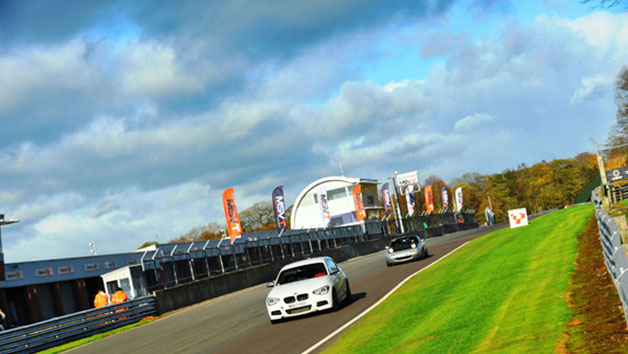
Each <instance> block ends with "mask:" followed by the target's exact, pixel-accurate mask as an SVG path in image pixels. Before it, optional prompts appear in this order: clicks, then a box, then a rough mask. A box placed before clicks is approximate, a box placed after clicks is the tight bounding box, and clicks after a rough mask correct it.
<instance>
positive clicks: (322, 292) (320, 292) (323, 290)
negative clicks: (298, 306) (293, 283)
mask: <svg viewBox="0 0 628 354" xmlns="http://www.w3.org/2000/svg"><path fill="white" fill-rule="evenodd" d="M328 292H329V285H325V286H322V287H320V288H318V289H316V290H314V291H312V294H314V295H325V294H327V293H328Z"/></svg>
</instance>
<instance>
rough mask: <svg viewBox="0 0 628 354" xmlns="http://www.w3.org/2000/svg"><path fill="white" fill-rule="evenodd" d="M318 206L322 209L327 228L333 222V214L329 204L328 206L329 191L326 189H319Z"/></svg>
mask: <svg viewBox="0 0 628 354" xmlns="http://www.w3.org/2000/svg"><path fill="white" fill-rule="evenodd" d="M318 205H319V206H320V208H321V218H322V220H323V226H324V227H327V225H329V222H330V221H331V212H330V211H329V204H327V190H325V187H320V188H319V189H318Z"/></svg>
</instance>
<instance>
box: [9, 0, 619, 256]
mask: <svg viewBox="0 0 628 354" xmlns="http://www.w3.org/2000/svg"><path fill="white" fill-rule="evenodd" d="M270 3H272V4H273V5H269V4H270ZM523 3H525V5H523ZM531 3H532V2H531V1H530V2H528V1H516V2H515V1H513V2H512V3H510V2H507V1H502V0H499V1H498V0H492V1H490V0H486V1H481V0H469V1H440V0H431V1H414V0H413V1H410V0H409V1H402V0H399V1H384V2H382V1H375V0H372V1H365V0H359V1H358V0H348V1H336V0H329V1H328V0H319V1H309V0H298V1H297V0H285V1H242V0H235V1H212V2H208V1H128V0H125V1H102V2H96V1H60V0H54V1H53V0H49V1H46V0H41V1H35V0H33V1H18V0H15V1H3V2H1V3H0V213H2V212H4V213H5V214H6V217H8V218H17V219H20V220H21V222H20V223H19V224H16V225H11V226H6V227H4V228H3V246H4V253H5V258H6V260H7V261H8V262H19V261H27V260H34V259H47V258H61V257H69V256H85V255H89V247H88V243H89V242H90V241H94V242H95V243H96V247H97V249H98V252H99V254H104V253H115V252H127V251H131V250H134V249H135V248H137V247H138V246H139V245H140V244H142V243H143V242H145V241H149V240H155V239H156V238H157V237H158V241H160V242H166V241H168V240H170V239H173V238H175V237H177V236H180V235H182V234H184V233H185V232H187V231H188V230H190V229H191V228H193V227H195V226H199V225H203V224H206V223H208V222H211V221H219V222H221V223H224V214H223V210H222V204H221V194H222V191H223V190H224V189H225V188H228V187H234V189H235V198H236V203H237V205H238V209H239V210H240V211H241V210H243V209H245V208H247V207H248V206H250V205H251V204H253V203H255V202H257V201H266V200H268V201H269V200H270V194H271V191H272V189H273V188H274V187H275V186H278V185H284V186H285V192H286V199H287V202H288V204H292V202H293V201H294V199H295V198H296V196H297V194H298V193H299V192H300V190H301V189H302V188H304V187H305V186H306V185H308V184H309V183H310V182H312V181H314V180H316V179H318V178H321V177H325V176H329V175H338V174H339V173H340V172H339V170H340V169H339V164H340V163H342V165H343V167H344V173H345V175H346V176H350V177H366V178H377V179H379V180H380V181H384V180H385V179H386V177H387V176H390V175H391V174H392V171H394V170H398V171H399V172H407V171H412V170H418V171H419V174H420V176H421V179H422V180H423V179H425V177H427V176H429V175H431V174H436V175H439V176H441V177H442V178H443V179H445V180H446V181H449V180H450V179H451V178H453V177H459V176H460V175H462V174H463V173H465V172H480V173H495V172H501V171H503V170H504V169H506V168H514V167H516V166H517V164H518V163H521V162H524V163H526V164H528V165H531V164H533V163H536V162H539V161H541V160H543V159H545V160H548V161H549V160H551V159H555V158H566V157H573V156H575V155H576V154H578V153H580V152H583V151H593V150H594V147H593V145H592V143H591V140H590V138H594V139H595V140H597V141H604V139H605V138H606V135H607V132H608V129H609V127H610V126H611V124H612V123H613V121H614V119H615V105H614V100H613V97H614V93H613V83H614V79H615V76H616V75H617V73H618V72H619V70H620V68H621V67H622V65H628V14H626V13H624V10H625V9H624V8H621V7H620V8H615V9H612V10H610V11H608V10H607V11H597V10H592V9H590V8H588V7H587V6H585V5H581V4H579V2H578V1H577V0H546V1H538V2H535V3H534V4H531ZM417 4H423V5H417Z"/></svg>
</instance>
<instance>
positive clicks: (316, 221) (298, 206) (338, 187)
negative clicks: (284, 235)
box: [290, 176, 380, 229]
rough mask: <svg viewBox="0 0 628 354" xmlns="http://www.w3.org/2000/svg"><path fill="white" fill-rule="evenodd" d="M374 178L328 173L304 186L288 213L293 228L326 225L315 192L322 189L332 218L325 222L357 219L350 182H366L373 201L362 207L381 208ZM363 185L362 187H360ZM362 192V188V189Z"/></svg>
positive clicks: (341, 222)
mask: <svg viewBox="0 0 628 354" xmlns="http://www.w3.org/2000/svg"><path fill="white" fill-rule="evenodd" d="M377 183H378V182H377V180H374V179H367V178H351V177H344V176H331V177H324V178H321V179H318V180H316V181H314V182H312V183H310V184H309V185H308V186H307V187H305V188H304V189H303V190H302V191H301V193H299V195H298V196H297V199H296V200H295V202H294V207H293V208H292V213H291V215H290V225H291V228H292V229H307V228H317V227H325V226H326V225H325V222H324V220H323V217H322V213H321V208H320V205H319V201H318V194H319V193H320V191H322V190H324V191H325V192H326V195H327V201H328V206H329V212H330V214H331V222H330V225H328V226H337V225H346V224H352V223H356V222H357V221H356V219H355V205H354V203H353V196H352V194H351V191H352V189H353V186H355V185H357V184H362V185H363V186H369V187H368V188H369V189H368V191H370V192H371V194H369V196H370V197H371V200H373V201H374V202H373V203H371V204H372V205H368V206H366V208H365V209H380V208H379V206H378V204H377ZM363 188H364V187H363ZM363 194H364V192H363Z"/></svg>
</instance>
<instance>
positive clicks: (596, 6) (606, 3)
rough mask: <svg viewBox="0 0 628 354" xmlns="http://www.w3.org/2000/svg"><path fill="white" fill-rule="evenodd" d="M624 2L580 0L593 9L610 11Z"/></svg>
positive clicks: (616, 0) (614, 0)
mask: <svg viewBox="0 0 628 354" xmlns="http://www.w3.org/2000/svg"><path fill="white" fill-rule="evenodd" d="M622 2H623V1H622V0H580V3H581V4H586V5H589V7H591V8H592V9H600V8H602V9H608V8H610V7H613V6H615V5H619V4H620V3H622Z"/></svg>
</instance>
